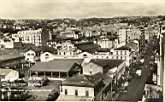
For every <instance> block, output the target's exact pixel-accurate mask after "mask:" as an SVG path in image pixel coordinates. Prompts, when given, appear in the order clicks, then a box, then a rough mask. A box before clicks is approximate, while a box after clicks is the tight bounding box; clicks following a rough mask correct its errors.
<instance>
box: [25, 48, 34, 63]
mask: <svg viewBox="0 0 165 102" xmlns="http://www.w3.org/2000/svg"><path fill="white" fill-rule="evenodd" d="M24 56H25V60H26V61H28V62H32V63H34V62H35V58H36V53H35V51H33V50H29V51H27V52H25V54H24Z"/></svg>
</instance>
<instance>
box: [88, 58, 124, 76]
mask: <svg viewBox="0 0 165 102" xmlns="http://www.w3.org/2000/svg"><path fill="white" fill-rule="evenodd" d="M91 62H93V63H95V64H97V65H99V66H101V67H103V72H104V73H106V72H107V71H108V70H109V69H111V68H114V67H117V66H119V65H120V64H121V63H123V60H112V59H92V60H91Z"/></svg>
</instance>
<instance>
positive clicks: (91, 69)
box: [82, 62, 103, 75]
mask: <svg viewBox="0 0 165 102" xmlns="http://www.w3.org/2000/svg"><path fill="white" fill-rule="evenodd" d="M82 67H83V74H84V75H93V74H96V73H98V72H101V73H103V68H102V67H101V66H98V65H96V64H94V63H90V62H89V63H82Z"/></svg>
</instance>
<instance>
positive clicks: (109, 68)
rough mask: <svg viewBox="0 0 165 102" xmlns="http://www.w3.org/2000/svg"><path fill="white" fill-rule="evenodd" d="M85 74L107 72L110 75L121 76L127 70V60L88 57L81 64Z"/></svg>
mask: <svg viewBox="0 0 165 102" xmlns="http://www.w3.org/2000/svg"><path fill="white" fill-rule="evenodd" d="M81 65H82V68H83V71H82V73H83V74H84V75H94V74H96V73H99V72H100V73H102V74H106V75H108V76H110V77H112V78H113V77H114V76H115V75H117V76H118V78H120V76H121V75H122V74H123V73H124V72H125V66H126V64H125V61H123V60H112V59H92V60H90V59H86V60H84V61H83V63H82V64H81Z"/></svg>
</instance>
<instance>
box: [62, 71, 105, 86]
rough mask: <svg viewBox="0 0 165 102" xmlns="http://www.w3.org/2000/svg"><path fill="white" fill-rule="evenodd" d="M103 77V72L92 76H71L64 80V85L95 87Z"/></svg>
mask: <svg viewBox="0 0 165 102" xmlns="http://www.w3.org/2000/svg"><path fill="white" fill-rule="evenodd" d="M102 79H103V75H102V74H101V73H97V74H95V75H92V76H88V75H77V76H73V77H70V78H68V79H66V80H64V81H63V82H62V85H66V86H80V87H94V86H96V85H97V84H98V83H99V82H100V81H101V80H102Z"/></svg>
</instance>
